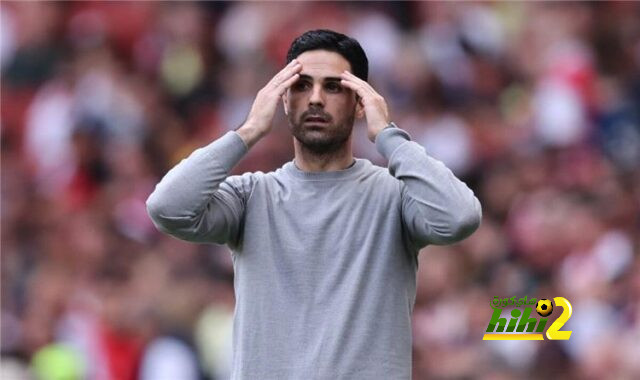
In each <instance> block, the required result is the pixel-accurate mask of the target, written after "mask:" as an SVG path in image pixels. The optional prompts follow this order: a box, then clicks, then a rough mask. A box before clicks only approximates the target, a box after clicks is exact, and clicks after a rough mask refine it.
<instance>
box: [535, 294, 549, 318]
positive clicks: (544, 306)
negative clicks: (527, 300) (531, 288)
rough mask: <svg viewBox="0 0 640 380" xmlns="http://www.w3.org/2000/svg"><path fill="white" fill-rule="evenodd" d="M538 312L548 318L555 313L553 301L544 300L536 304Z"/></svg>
mask: <svg viewBox="0 0 640 380" xmlns="http://www.w3.org/2000/svg"><path fill="white" fill-rule="evenodd" d="M536 311H537V312H538V314H540V316H542V317H546V316H548V315H549V314H551V312H552V311H553V304H552V303H551V301H549V300H546V299H544V298H543V299H541V300H539V301H538V303H536Z"/></svg>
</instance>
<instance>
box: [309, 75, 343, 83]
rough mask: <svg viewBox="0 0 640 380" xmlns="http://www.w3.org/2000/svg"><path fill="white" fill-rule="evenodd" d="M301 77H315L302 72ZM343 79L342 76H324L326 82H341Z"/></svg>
mask: <svg viewBox="0 0 640 380" xmlns="http://www.w3.org/2000/svg"><path fill="white" fill-rule="evenodd" d="M300 79H304V80H312V79H313V78H312V77H311V76H310V75H307V74H301V75H300ZM341 80H342V78H340V77H326V78H324V81H325V82H340V81H341Z"/></svg>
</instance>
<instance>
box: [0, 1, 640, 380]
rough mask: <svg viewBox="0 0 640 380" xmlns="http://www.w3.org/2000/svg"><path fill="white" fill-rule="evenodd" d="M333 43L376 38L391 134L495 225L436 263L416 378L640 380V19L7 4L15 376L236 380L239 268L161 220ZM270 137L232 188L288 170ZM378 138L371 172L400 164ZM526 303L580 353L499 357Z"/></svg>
mask: <svg viewBox="0 0 640 380" xmlns="http://www.w3.org/2000/svg"><path fill="white" fill-rule="evenodd" d="M317 28H329V29H334V30H337V31H340V32H343V33H346V34H348V35H350V36H353V37H355V38H356V39H358V40H359V41H360V43H361V44H362V45H363V47H364V49H365V51H366V52H367V54H368V56H369V61H370V83H371V84H372V85H373V86H374V88H376V89H377V90H378V91H379V92H380V93H381V94H382V95H383V96H385V98H386V100H387V102H388V103H389V106H390V109H391V114H392V118H393V120H394V121H395V122H396V123H397V124H398V125H399V126H400V127H402V128H404V129H405V130H407V131H408V132H409V133H410V134H411V135H412V137H413V139H414V140H416V141H418V142H419V143H420V144H422V145H423V146H424V147H425V148H426V150H427V152H429V153H430V154H431V155H432V156H434V157H436V158H438V159H440V160H442V161H443V162H445V164H447V166H449V167H450V168H451V169H452V170H453V171H454V172H455V173H456V174H457V175H458V176H459V177H460V178H461V179H463V180H464V181H465V182H466V183H467V184H469V186H470V187H471V188H472V189H473V190H474V191H475V193H476V195H477V196H478V197H479V199H480V201H481V203H482V205H483V213H484V217H483V222H482V226H481V227H480V229H479V230H478V231H477V232H476V233H475V234H474V235H472V236H471V237H470V238H469V239H467V240H465V241H463V242H461V243H459V244H456V245H453V246H446V247H436V246H431V247H427V248H426V249H424V250H423V251H422V252H421V253H420V258H419V263H420V269H419V273H418V281H419V287H418V289H419V290H418V295H417V299H416V304H415V310H414V356H413V358H414V379H470V378H479V379H523V378H525V379H526V378H533V377H536V378H538V377H540V376H545V375H549V376H557V377H558V378H563V379H604V378H615V379H632V378H636V379H637V378H640V361H639V360H638V358H640V253H639V251H640V6H639V5H638V4H637V3H634V2H589V3H576V2H570V3H565V2H560V3H544V2H531V3H529V2H509V3H501V2H473V3H450V2H446V3H438V2H424V3H413V2H403V3H386V2H374V3H368V2H358V3H348V2H340V3H333V2H322V3H315V2H299V3H298V2H287V3H267V2H251V3H241V2H238V3H219V2H207V3H192V2H179V3H171V2H19V3H18V2H2V3H1V4H0V64H1V69H2V77H1V80H2V86H1V101H0V105H1V133H2V135H1V152H2V153H1V159H2V162H1V170H2V187H1V194H2V208H1V218H2V244H1V257H2V261H1V301H2V308H1V314H0V317H1V332H2V335H1V338H2V340H1V345H2V346H1V347H2V350H1V354H2V356H1V366H2V370H1V371H2V378H3V379H97V380H133V379H144V380H152V379H160V380H164V379H167V380H169V379H171V380H173V379H176V380H181V379H184V380H189V379H201V380H205V379H208V380H215V379H227V378H228V377H229V361H230V352H231V351H230V348H231V346H230V345H231V327H232V316H233V308H234V294H233V268H232V265H231V259H230V254H229V251H228V250H227V248H226V247H220V246H215V245H197V244H189V243H184V242H181V241H178V240H176V239H173V238H170V237H167V236H165V235H163V234H161V233H159V232H158V231H156V230H155V228H154V227H153V225H152V223H151V221H150V220H149V218H148V216H147V213H146V209H145V204H144V202H145V200H146V198H147V196H148V195H149V194H150V193H151V191H152V190H153V188H154V186H155V184H156V183H157V182H158V181H159V179H160V178H161V177H162V176H163V175H164V174H165V173H166V172H167V171H168V170H169V169H170V168H171V167H172V166H173V165H175V164H176V163H177V162H179V161H180V160H181V159H182V158H184V157H186V156H187V155H188V154H189V153H190V152H191V151H192V150H194V149H195V148H197V147H199V146H203V145H205V144H207V143H208V142H210V141H212V140H213V139H215V138H217V137H219V136H221V135H222V134H223V133H225V132H226V131H228V130H232V129H234V128H236V127H238V126H239V125H240V124H241V123H242V121H243V120H244V118H245V116H246V114H247V112H248V110H249V108H250V106H251V103H252V101H253V98H254V96H255V94H256V92H257V91H258V90H259V89H260V88H261V87H262V86H263V85H264V84H265V83H266V82H267V81H268V80H269V79H270V78H271V76H272V75H273V74H275V73H276V72H277V71H278V70H279V68H280V67H282V66H283V65H284V57H285V53H286V51H287V49H288V47H289V44H290V43H291V41H292V39H293V38H294V37H296V36H297V35H299V34H301V33H302V32H304V31H306V30H309V29H317ZM275 125H276V127H275V128H274V131H273V132H272V133H271V134H270V135H269V136H268V137H267V138H265V139H264V140H263V141H261V142H260V143H258V144H257V145H256V146H255V147H254V148H253V149H252V150H251V151H250V153H249V154H248V155H247V156H246V157H245V159H243V161H242V162H241V163H240V164H239V165H238V167H236V168H235V169H234V172H235V173H242V172H245V171H254V170H263V171H269V170H273V169H275V168H277V167H279V166H280V165H282V164H283V163H284V162H286V161H289V160H290V159H291V158H292V157H293V150H292V142H291V136H290V134H289V132H288V128H287V126H286V122H285V119H284V117H283V113H282V112H281V111H280V113H279V114H278V115H277V116H276V122H275ZM365 129H366V128H365V127H364V126H363V125H357V126H356V129H355V133H356V135H357V136H356V139H355V152H356V156H358V157H364V158H368V159H370V160H371V161H372V162H374V163H376V164H379V165H385V164H386V163H385V162H384V161H383V158H382V157H381V156H380V155H379V154H378V153H377V152H376V151H375V147H374V145H373V144H371V143H370V142H369V141H368V140H367V138H366V131H365ZM525 295H526V296H528V297H529V298H531V297H536V298H549V299H552V298H553V297H557V296H562V297H565V298H567V299H568V300H569V301H570V302H571V303H572V305H573V315H572V317H571V319H570V320H569V321H568V322H567V324H566V325H565V327H564V329H565V330H572V331H573V333H572V336H571V339H570V340H566V341H550V340H545V341H493V342H490V341H483V340H482V336H483V334H484V332H485V330H486V328H487V324H488V322H489V319H490V316H491V312H492V309H491V307H490V305H489V302H490V301H491V300H492V299H493V298H494V297H496V296H497V297H501V298H502V297H512V296H516V297H517V298H519V297H523V296H525ZM557 314H559V313H556V315H557ZM309 328H313V326H309Z"/></svg>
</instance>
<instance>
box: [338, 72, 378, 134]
mask: <svg viewBox="0 0 640 380" xmlns="http://www.w3.org/2000/svg"><path fill="white" fill-rule="evenodd" d="M340 77H341V78H342V80H341V82H340V83H341V84H342V85H343V86H345V87H347V88H350V89H351V90H353V91H355V92H356V94H358V96H360V98H361V102H362V105H363V106H364V113H365V116H366V117H367V126H368V128H367V136H368V137H369V140H371V141H372V142H375V141H376V136H377V135H378V133H379V132H380V131H381V130H383V129H384V128H385V127H387V126H388V125H389V109H388V108H387V102H386V101H385V100H384V98H383V97H382V96H381V95H380V94H378V93H377V92H376V90H374V89H373V87H371V85H369V83H367V82H365V81H363V80H362V79H360V78H358V77H357V76H355V75H353V74H352V73H350V72H349V71H344V72H343V73H342V74H341V75H340Z"/></svg>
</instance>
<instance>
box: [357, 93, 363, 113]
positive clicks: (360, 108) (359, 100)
mask: <svg viewBox="0 0 640 380" xmlns="http://www.w3.org/2000/svg"><path fill="white" fill-rule="evenodd" d="M363 117H364V104H362V98H361V97H359V96H358V95H356V118H358V119H362V118H363Z"/></svg>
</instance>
